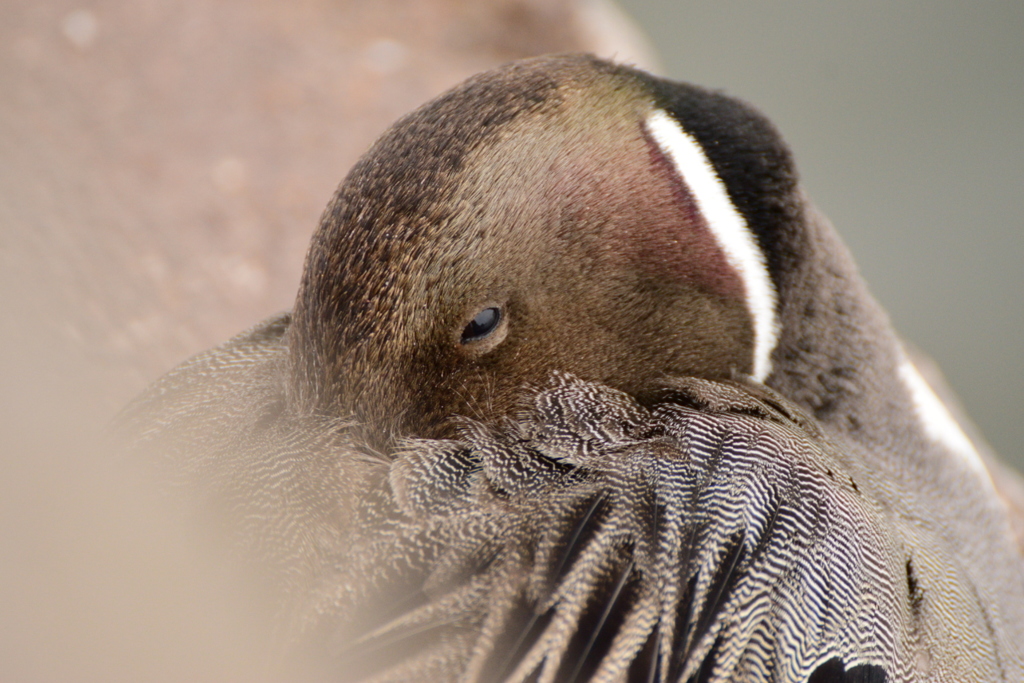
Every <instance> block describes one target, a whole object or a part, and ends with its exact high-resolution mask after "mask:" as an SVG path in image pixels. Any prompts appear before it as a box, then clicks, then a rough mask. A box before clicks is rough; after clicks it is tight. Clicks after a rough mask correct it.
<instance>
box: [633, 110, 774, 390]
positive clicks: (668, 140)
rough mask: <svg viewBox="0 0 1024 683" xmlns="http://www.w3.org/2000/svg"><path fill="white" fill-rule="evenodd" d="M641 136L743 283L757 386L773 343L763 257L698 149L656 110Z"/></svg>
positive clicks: (771, 301)
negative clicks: (665, 161)
mask: <svg viewBox="0 0 1024 683" xmlns="http://www.w3.org/2000/svg"><path fill="white" fill-rule="evenodd" d="M647 130H648V132H649V133H650V135H651V137H652V138H654V141H655V142H656V143H657V144H658V146H659V147H660V148H661V151H662V152H663V153H664V154H665V155H666V156H667V157H668V158H669V159H671V160H672V165H673V166H675V169H676V171H677V172H678V173H679V176H680V179H681V180H682V182H683V183H684V184H685V185H686V186H687V187H688V188H689V190H690V194H691V195H693V198H694V201H696V202H697V207H698V208H699V209H700V212H701V214H702V215H703V216H704V220H706V221H707V224H708V227H709V228H710V229H711V234H712V235H714V238H715V241H716V242H717V243H718V247H719V248H720V249H721V250H722V253H723V254H724V255H725V260H726V261H727V262H728V263H729V265H730V266H732V268H733V269H734V270H735V271H736V273H737V274H739V276H740V279H741V280H742V281H743V286H744V289H745V290H746V296H747V310H748V311H749V312H750V318H751V320H752V321H753V326H754V372H753V377H754V379H756V380H757V381H759V382H763V381H764V380H765V379H766V378H767V377H768V375H770V374H771V371H772V360H771V357H772V351H774V350H775V345H776V343H777V342H778V323H777V321H776V319H775V301H776V294H775V287H774V286H773V285H772V280H771V277H770V275H769V273H768V264H767V263H766V262H765V257H764V253H763V252H762V251H761V249H760V248H759V247H758V245H757V241H756V240H755V239H754V234H753V233H752V232H750V228H749V227H748V226H747V222H746V220H744V218H743V216H742V215H741V214H740V212H739V211H738V210H737V209H736V206H735V205H734V204H733V203H732V200H730V199H729V193H728V192H727V191H726V188H725V184H724V183H723V182H722V179H721V178H719V177H718V174H717V173H715V168H714V166H712V165H711V162H710V161H709V160H708V158H707V155H705V154H704V150H703V149H702V148H701V146H700V144H699V143H698V142H697V141H696V140H695V139H693V137H692V136H691V135H689V134H688V133H686V131H684V130H683V129H682V127H681V126H680V125H679V123H678V122H677V121H676V120H675V119H674V118H672V117H671V116H670V115H669V114H668V113H666V112H664V111H662V110H661V109H655V110H654V112H652V113H651V115H650V116H649V117H648V118H647Z"/></svg>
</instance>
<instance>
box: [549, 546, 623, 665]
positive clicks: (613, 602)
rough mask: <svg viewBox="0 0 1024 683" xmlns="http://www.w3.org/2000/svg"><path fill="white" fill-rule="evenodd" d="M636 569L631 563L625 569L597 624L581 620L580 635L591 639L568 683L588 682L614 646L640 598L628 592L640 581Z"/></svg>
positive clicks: (584, 647) (578, 657) (615, 584)
mask: <svg viewBox="0 0 1024 683" xmlns="http://www.w3.org/2000/svg"><path fill="white" fill-rule="evenodd" d="M624 554H626V555H627V556H629V555H632V554H633V553H632V549H627V551H626V552H625V553H624ZM634 566H635V565H634V562H633V561H632V560H630V562H629V563H628V564H627V565H626V567H625V568H624V569H623V570H622V573H621V575H620V576H619V578H618V580H616V581H615V583H614V584H613V587H612V590H611V592H610V593H609V594H608V597H607V599H605V600H604V601H603V602H604V609H603V610H602V611H601V614H600V616H598V618H597V619H596V621H595V622H594V623H593V624H592V625H591V624H587V623H586V622H588V621H589V619H587V618H586V617H584V618H583V619H581V620H580V629H579V631H578V632H577V634H578V635H583V634H584V633H590V638H589V639H588V640H587V642H586V644H585V645H584V646H583V648H582V649H581V651H580V653H579V654H578V655H577V656H576V657H575V658H574V659H575V661H576V666H575V667H574V668H573V671H572V673H571V674H570V675H569V676H567V677H566V678H565V680H566V681H586V680H589V679H590V677H591V676H592V675H593V674H594V672H595V671H597V667H598V666H599V665H600V663H601V659H602V658H603V657H604V655H605V654H606V653H607V652H608V649H609V648H610V647H611V644H612V641H613V639H614V638H615V634H616V633H617V632H618V630H619V628H620V627H621V626H622V622H623V621H625V619H626V614H627V613H628V612H629V607H630V606H631V604H632V602H633V599H634V598H635V597H636V594H635V591H632V590H626V587H627V585H628V584H630V582H631V581H633V580H634V579H636V575H635V574H634V573H633V568H634ZM633 585H634V586H635V585H636V582H635V581H633Z"/></svg>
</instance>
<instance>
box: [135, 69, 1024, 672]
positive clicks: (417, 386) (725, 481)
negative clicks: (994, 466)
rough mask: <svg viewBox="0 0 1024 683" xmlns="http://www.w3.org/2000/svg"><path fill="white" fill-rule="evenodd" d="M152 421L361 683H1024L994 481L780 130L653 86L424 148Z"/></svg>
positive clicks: (164, 443)
mask: <svg viewBox="0 0 1024 683" xmlns="http://www.w3.org/2000/svg"><path fill="white" fill-rule="evenodd" d="M120 424H121V430H122V432H123V433H125V434H128V435H129V440H130V442H131V448H133V449H139V450H143V451H147V452H150V453H152V452H154V451H155V452H156V453H157V454H158V456H159V457H158V458H157V461H158V462H161V463H164V464H165V465H166V470H165V476H166V477H167V478H168V479H169V480H172V481H177V482H180V483H182V484H183V485H184V489H185V490H189V491H200V492H201V493H200V494H199V495H198V496H197V498H199V499H204V500H208V499H211V498H212V499H217V500H218V501H221V502H220V503H219V504H218V510H220V511H221V512H219V513H218V514H220V515H221V517H222V519H223V520H224V522H223V523H224V527H225V529H227V530H228V533H229V534H230V535H231V536H232V538H235V539H237V541H236V542H237V543H238V544H239V545H240V546H242V547H244V548H245V549H246V551H247V552H249V553H250V554H251V555H252V556H253V558H254V560H253V561H254V563H257V564H259V565H260V566H261V567H263V568H264V569H265V571H267V573H268V575H269V576H271V577H272V580H271V581H269V583H270V584H272V585H273V586H275V589H274V591H275V599H277V600H279V601H280V604H281V605H283V607H282V610H281V613H282V621H283V623H286V624H287V626H286V628H284V629H283V630H284V631H285V632H287V633H288V634H290V635H289V636H288V638H290V639H292V641H293V642H294V643H298V644H299V645H296V647H299V648H303V647H313V648H314V649H316V650H317V651H318V652H320V653H326V656H327V657H328V658H329V659H330V660H331V661H336V662H340V663H341V664H339V671H343V672H344V673H345V675H346V676H349V677H351V678H352V680H363V679H364V678H365V679H372V680H483V681H488V680H509V681H513V680H543V681H562V680H566V681H570V680H581V681H582V680H661V681H676V680H687V681H688V680H695V681H696V680H700V681H726V680H737V681H738V680H785V681H832V680H848V681H897V680H935V681H969V680H977V681H988V680H1024V654H1022V652H1024V651H1022V649H1021V645H1020V644H1021V643H1024V571H1022V569H1024V561H1022V557H1021V549H1020V547H1019V545H1018V542H1017V539H1016V537H1015V536H1014V534H1013V529H1012V525H1011V522H1012V520H1011V515H1012V513H1011V511H1010V508H1009V507H1008V505H1009V504H1008V502H1007V500H1006V499H1005V497H1004V496H1003V495H1002V494H1001V492H1000V491H1001V488H1000V486H999V483H998V481H994V480H993V478H992V475H991V470H990V469H989V467H988V466H987V465H986V464H985V462H984V461H983V459H982V456H981V455H980V454H979V450H980V448H981V447H980V446H978V445H976V444H975V443H973V442H972V441H971V440H970V439H969V438H968V437H967V436H966V435H965V433H964V431H963V429H962V428H961V427H960V426H959V425H958V424H957V422H956V420H955V419H954V418H953V416H952V414H951V413H950V410H949V409H948V408H947V407H946V406H945V405H944V404H943V403H942V402H941V401H940V400H939V399H938V398H937V397H936V395H935V393H934V391H933V390H932V389H931V387H930V386H929V384H928V383H927V382H926V381H925V380H924V379H923V377H922V376H921V373H920V372H919V371H918V370H917V368H916V367H915V365H914V363H913V361H912V360H911V359H910V357H909V355H908V353H907V352H906V351H905V349H904V347H903V345H902V343H901V341H900V340H899V338H898V336H897V335H896V333H895V332H894V331H893V330H892V328H891V326H890V324H889V322H888V319H887V317H886V316H885V314H884V312H883V311H882V310H881V309H880V308H879V306H878V305H877V303H875V301H874V300H873V299H872V298H871V296H870V294H869V292H868V291H867V289H866V287H865V285H864V284H863V282H862V281H861V279H860V277H859V275H858V274H857V271H856V268H855V266H854V264H853V262H852V259H851V258H850V256H849V254H848V253H847V251H846V249H845V247H844V246H843V245H842V243H841V242H840V240H839V238H838V237H837V235H836V234H835V232H834V230H833V229H832V228H831V226H830V225H829V224H828V222H827V220H825V219H824V218H823V217H822V216H821V215H820V214H818V213H817V212H816V211H815V209H814V208H813V206H811V204H810V203H809V201H808V199H807V198H806V197H805V196H804V194H803V193H802V191H801V189H800V186H799V183H798V180H797V175H796V171H795V169H794V167H793V164H792V160H791V158H790V156H789V153H788V151H787V149H786V147H785V146H784V144H783V143H782V141H781V139H780V138H779V136H778V134H777V133H776V132H775V131H774V129H773V127H772V126H771V124H770V123H768V122H767V121H766V120H765V119H764V118H763V117H762V116H761V115H760V114H758V113H757V112H756V111H754V110H753V109H751V108H750V107H749V106H747V105H745V104H743V103H740V102H738V101H736V100H734V99H731V98H728V97H726V96H724V95H721V94H718V93H714V92H710V91H707V90H703V89H700V88H696V87H693V86H688V85H683V84H678V83H672V82H669V81H665V80H661V79H657V78H655V77H652V76H649V75H647V74H644V73H642V72H639V71H636V70H633V69H629V68H627V67H622V66H616V65H613V64H610V63H607V62H603V61H600V60H596V59H593V58H590V57H584V56H572V55H570V56H556V57H546V58H538V59H535V60H527V61H524V62H517V63H513V64H511V65H508V66H506V67H503V68H502V69H499V70H496V71H493V72H488V73H486V74H482V75H480V76H477V77H475V78H474V79H471V80H470V81H468V82H467V83H465V84H463V85H462V86H460V87H458V88H456V89H455V90H453V91H451V92H449V93H447V94H445V95H443V96H441V97H440V98H439V99H437V100H435V101H434V102H432V103H429V104H427V105H425V106H424V107H423V108H421V109H420V110H418V111H416V112H414V113H413V114H410V115H409V116H408V117H406V118H405V119H402V120H401V121H399V122H398V123H397V124H395V126H394V127H393V128H392V129H391V130H390V131H389V132H387V133H386V134H385V135H384V136H383V137H382V138H381V140H380V141H378V143H377V144H376V145H375V146H374V147H373V148H372V149H371V150H370V151H369V152H368V153H367V154H366V155H365V156H364V157H363V159H362V160H361V161H360V162H359V163H358V164H357V165H356V167H355V168H354V169H353V170H352V172H351V173H350V174H349V176H348V178H347V179H346V180H345V182H344V183H343V184H342V185H341V187H340V188H339V190H338V193H337V195H336V196H335V198H334V200H333V201H332V203H331V204H330V205H329V206H328V208H327V210H326V211H325V213H324V216H323V218H322V220H321V225H320V228H319V229H318V231H317V233H316V235H315V236H314V238H313V244H312V246H311V248H310V252H309V255H308V257H307V262H306V269H305V273H304V276H303V281H302V284H301V286H300V291H299V294H298V297H297V300H296V306H295V309H294V311H293V313H291V314H290V315H286V316H281V317H278V318H275V319H272V320H270V321H268V322H266V323H264V324H262V325H261V326H258V327H257V328H254V329H253V330H251V331H250V332H248V333H244V334H243V335H240V336H239V337H236V338H235V339H234V340H231V341H229V342H228V343H226V344H225V345H224V346H222V347H218V348H217V349H214V350H212V351H211V352H208V353H207V354H204V355H203V356H200V357H198V358H196V359H194V360H193V361H190V362H189V363H187V364H186V365H184V366H182V367H181V368H179V369H178V370H176V371H174V372H172V373H171V374H170V375H168V376H167V377H166V378H164V379H163V380H161V381H160V382H158V383H157V384H156V385H154V387H153V388H151V389H150V390H149V391H148V392H147V394H145V395H144V396H143V397H140V399H139V400H137V401H136V402H135V403H134V404H133V405H132V406H131V407H130V408H129V409H128V410H127V411H126V412H125V414H124V415H123V416H122V418H121V422H120ZM224 501H227V502H226V503H225V502H224ZM224 510H227V511H228V512H227V513H223V511H224ZM396 596H398V597H396ZM311 644H312V645H311Z"/></svg>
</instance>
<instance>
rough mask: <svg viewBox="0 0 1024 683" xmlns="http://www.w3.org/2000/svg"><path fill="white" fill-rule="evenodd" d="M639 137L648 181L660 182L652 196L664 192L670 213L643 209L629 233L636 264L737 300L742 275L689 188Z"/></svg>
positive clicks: (647, 139) (662, 156)
mask: <svg viewBox="0 0 1024 683" xmlns="http://www.w3.org/2000/svg"><path fill="white" fill-rule="evenodd" d="M643 137H644V143H645V144H646V147H647V153H648V158H649V160H650V167H649V168H650V171H651V175H652V179H656V180H660V181H661V184H662V185H663V187H661V188H657V191H656V194H660V193H662V192H665V191H667V192H668V193H669V194H670V196H671V198H672V208H673V209H674V212H669V213H667V214H666V213H665V212H664V211H657V212H653V215H647V211H646V210H644V209H642V211H643V212H644V216H645V217H646V219H647V220H646V221H645V222H644V223H643V224H641V225H639V226H638V229H637V230H636V231H635V233H634V234H633V235H631V236H630V238H631V239H632V240H633V241H634V246H633V249H634V250H636V251H637V255H638V256H639V257H640V258H639V259H638V261H639V263H638V265H639V266H640V267H642V268H646V269H649V270H650V271H651V272H652V273H653V274H655V275H659V276H663V277H670V278H674V279H676V280H680V281H685V282H689V283H691V284H693V285H695V286H697V287H700V288H701V289H704V290H705V291H708V292H713V293H715V294H717V295H719V296H722V297H726V298H733V299H742V298H743V297H744V295H745V290H744V286H743V279H742V278H741V277H740V275H739V273H737V272H736V270H735V269H734V268H733V267H732V266H731V265H730V264H729V261H728V260H727V259H726V256H725V254H724V253H723V252H722V248H721V246H720V245H719V244H718V241H717V240H716V239H715V236H714V235H713V234H712V232H711V228H710V227H709V226H708V222H707V220H706V219H705V217H704V215H703V214H702V213H701V211H700V208H699V207H698V206H697V203H696V201H694V198H693V195H692V194H691V193H690V190H689V188H688V187H687V186H686V184H685V183H684V182H683V180H682V178H680V177H679V174H678V173H677V172H676V170H675V167H674V166H673V165H672V162H671V161H670V160H669V159H668V158H667V157H666V156H665V154H664V153H663V152H662V151H661V148H660V147H659V146H658V145H657V143H655V142H654V140H652V139H651V138H650V136H649V135H648V134H647V132H646V131H644V136H643ZM651 189H652V190H653V189H654V188H651ZM651 208H653V207H651Z"/></svg>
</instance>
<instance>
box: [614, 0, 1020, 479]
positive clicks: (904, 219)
mask: <svg viewBox="0 0 1024 683" xmlns="http://www.w3.org/2000/svg"><path fill="white" fill-rule="evenodd" d="M622 5H623V6H624V7H625V8H626V10H627V11H629V12H630V13H631V15H632V16H633V18H634V19H635V20H636V21H637V22H638V23H639V24H640V25H641V26H642V27H643V28H644V29H645V30H646V31H647V33H648V35H649V36H650V37H651V38H652V40H653V42H654V44H655V47H656V48H657V50H658V52H659V53H660V56H661V59H662V62H663V64H664V71H665V73H666V75H669V76H671V77H674V78H678V79H680V80H687V81H692V82H694V83H699V84H702V85H707V86H711V87H716V88H722V89H724V90H726V91H727V92H729V93H730V94H733V95H736V96H739V97H741V98H743V99H746V100H748V101H749V102H752V103H754V104H755V105H757V106H758V107H759V108H760V109H761V110H762V111H764V112H765V113H766V114H767V115H768V117H769V118H770V119H772V121H774V122H775V124H776V125H777V126H778V127H779V129H780V130H781V131H782V133H783V135H784V136H785V137H786V139H787V140H788V141H789V144H790V146H791V147H792V148H793V150H794V151H795V153H796V157H797V163H798V165H799V168H800V170H801V173H802V176H803V180H804V183H805V184H806V186H807V187H808V188H809V190H810V193H811V196H812V197H813V198H814V199H815V201H816V202H817V204H818V205H819V206H820V207H821V208H822V209H823V210H824V211H825V213H826V214H828V215H829V216H830V217H831V218H832V221H833V222H834V223H835V225H836V227H837V228H838V229H839V231H840V233H841V234H842V235H843V237H844V238H845V240H846V242H847V244H848V245H849V246H850V248H851V249H852V250H853V253H854V256H855V257H856V259H857V262H858V264H859V265H860V268H861V272H862V273H863V275H864V277H865V278H866V279H867V281H868V283H869V284H870V285H871V288H872V291H873V292H874V293H875V295H876V296H877V297H878V298H879V299H880V300H881V302H882V304H883V305H884V306H885V307H886V309H888V311H889V313H890V315H891V317H892V319H893V322H894V323H895V325H896V327H897V329H899V330H900V331H901V332H902V333H903V334H904V335H905V336H906V337H908V338H909V339H910V340H912V341H913V342H914V343H915V344H917V345H918V346H919V347H920V348H921V349H923V350H924V351H926V352H928V353H929V354H931V355H932V356H933V357H934V358H935V359H936V361H937V362H938V363H939V365H940V367H941V368H942V369H943V371H944V372H945V374H946V377H947V379H948V380H949V382H950V383H951V384H952V385H953V388H954V389H955V390H956V391H957V392H958V393H959V395H960V398H961V399H962V401H963V402H964V404H965V405H966V408H967V411H968V413H969V414H970V415H971V417H972V418H973V419H974V421H975V422H976V423H977V425H978V426H979V427H980V429H981V431H982V433H983V434H984V435H985V436H986V437H987V438H988V440H989V441H990V442H991V444H992V445H993V446H994V447H995V449H996V450H997V451H998V452H999V453H1000V454H1001V455H1002V456H1003V457H1004V458H1006V459H1007V460H1011V461H1012V462H1014V463H1015V464H1016V466H1017V467H1018V468H1019V469H1020V468H1022V467H1024V419H1022V417H1024V415H1022V411H1021V402H1022V399H1024V389H1022V385H1024V3H1022V2H1017V1H1008V2H986V3H965V2H955V1H953V0H936V1H933V2H927V3H923V2H917V3H893V2H885V1H883V0H866V1H864V2H855V3H854V2H846V3H823V2H814V1H812V0H782V1H779V2H771V3H758V2H736V1H734V0H723V1H719V2H699V3H682V2H667V1H661V2H657V1H655V0H623V2H622Z"/></svg>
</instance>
